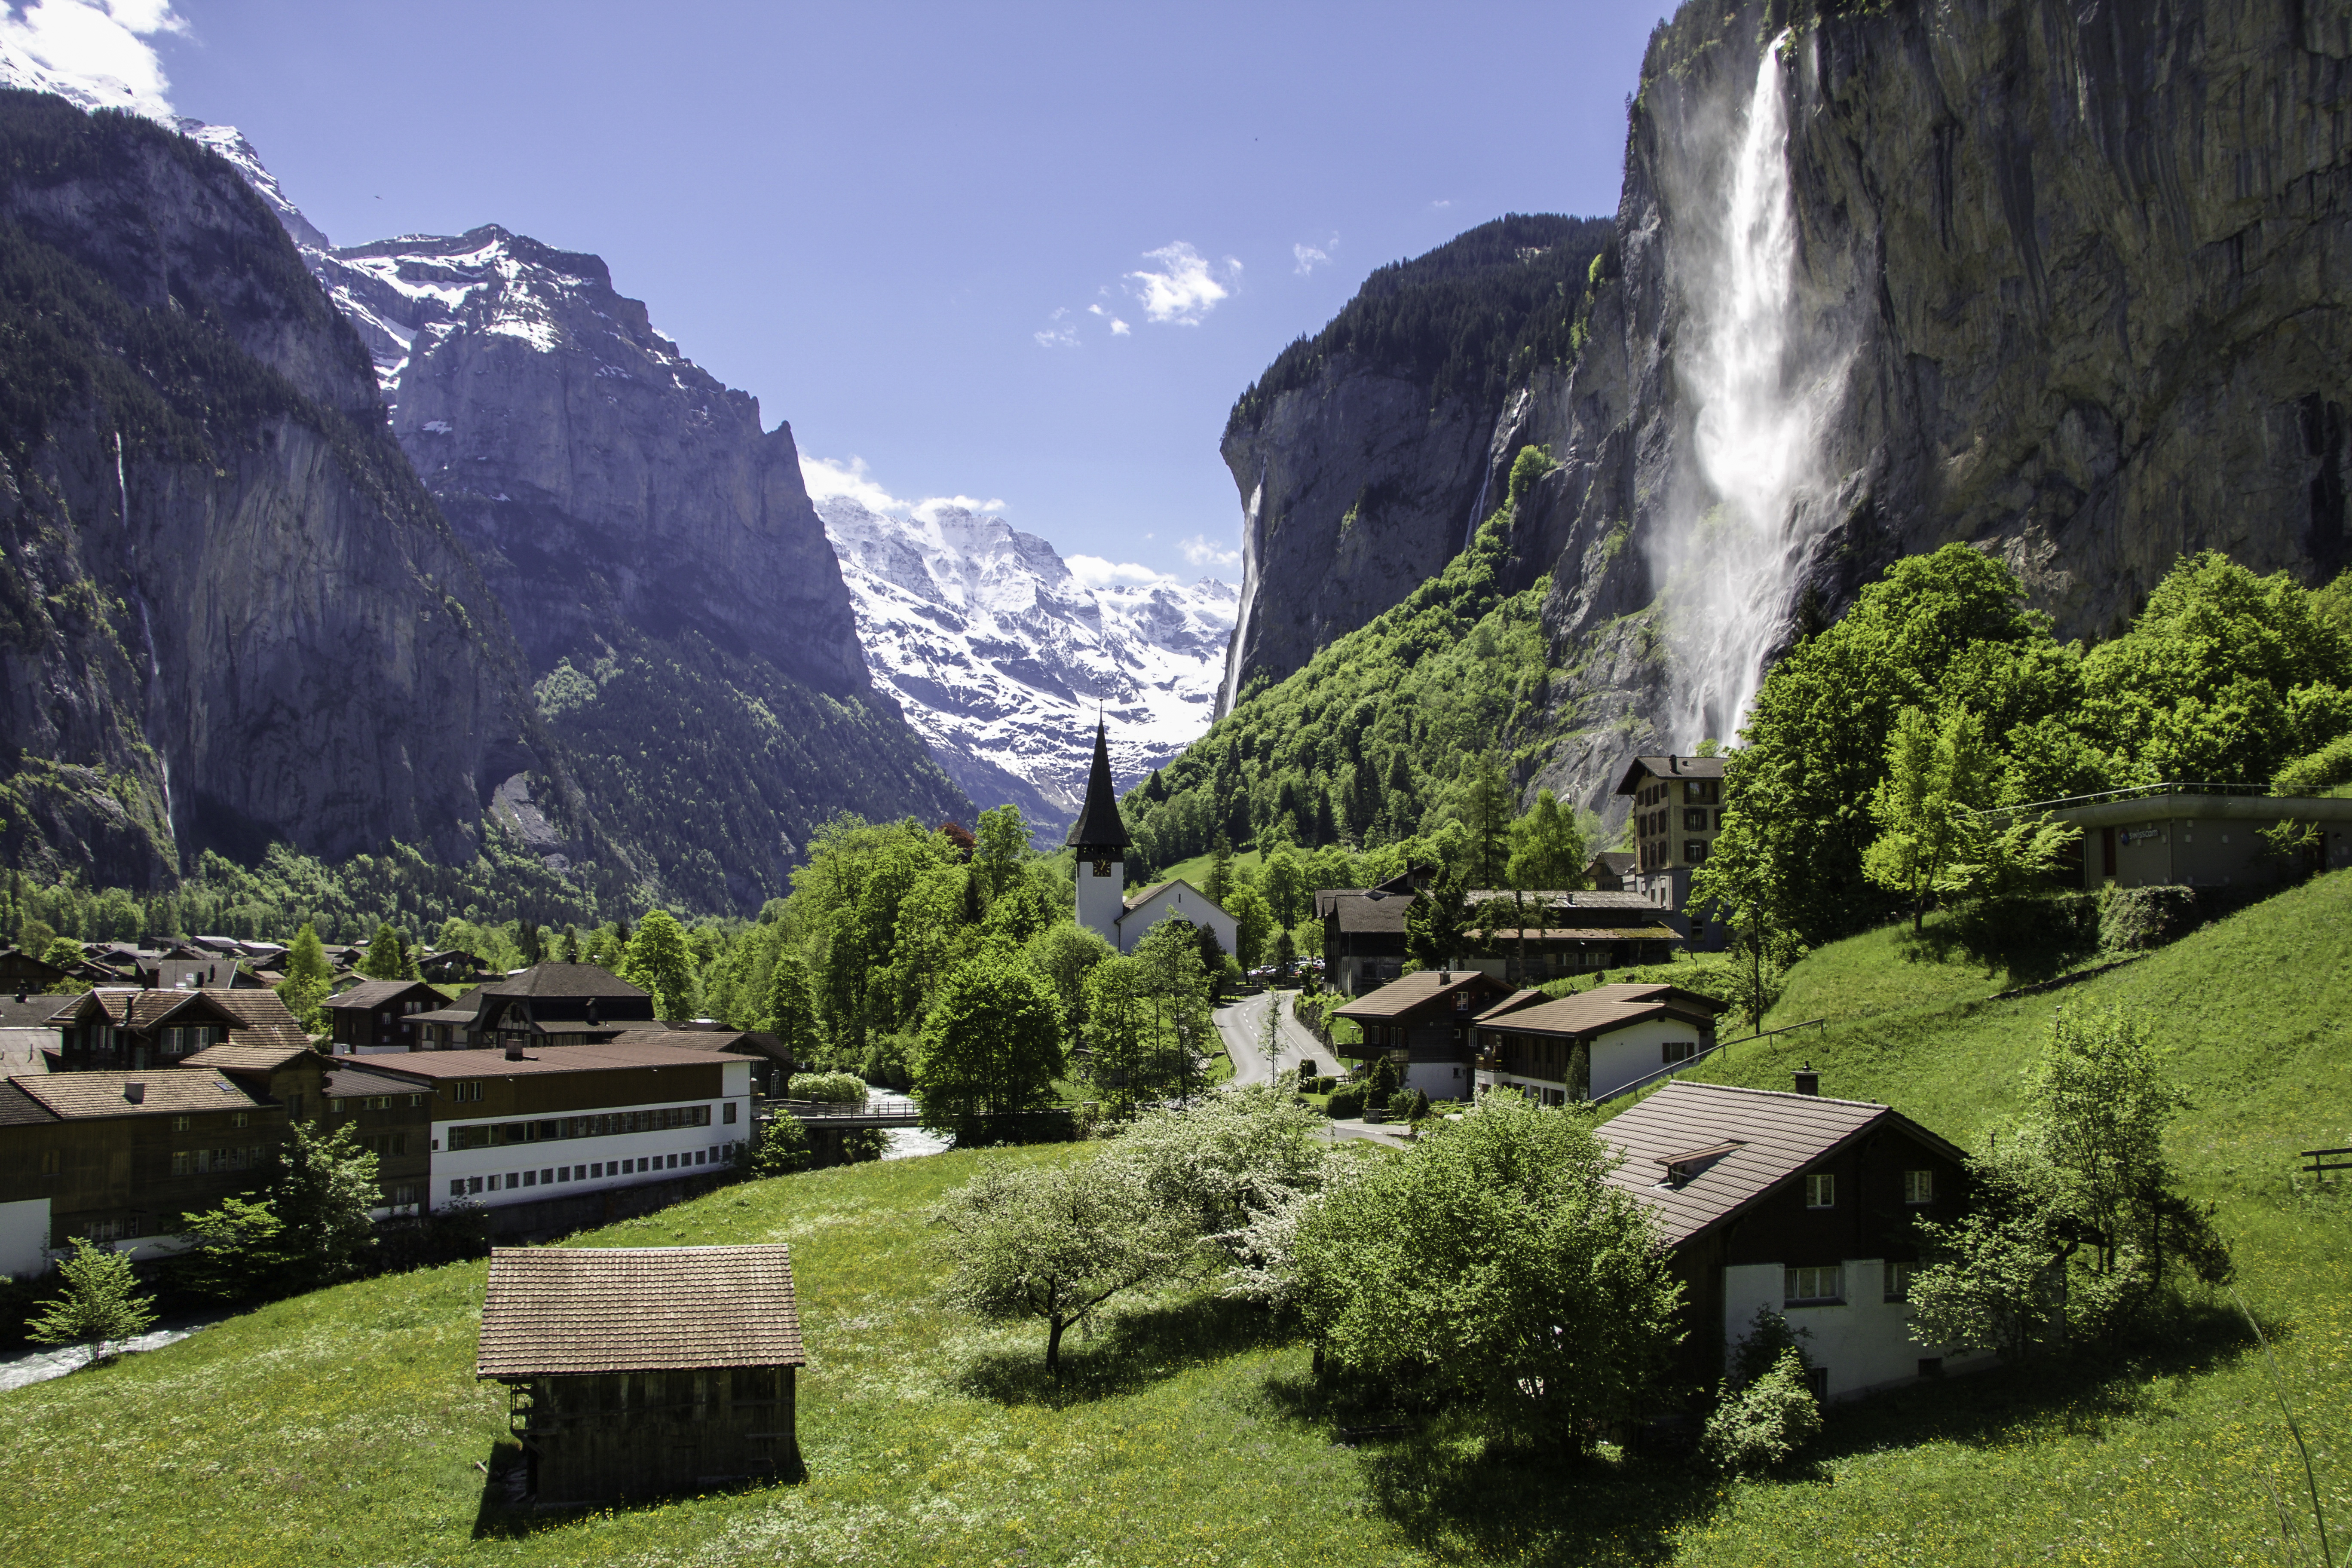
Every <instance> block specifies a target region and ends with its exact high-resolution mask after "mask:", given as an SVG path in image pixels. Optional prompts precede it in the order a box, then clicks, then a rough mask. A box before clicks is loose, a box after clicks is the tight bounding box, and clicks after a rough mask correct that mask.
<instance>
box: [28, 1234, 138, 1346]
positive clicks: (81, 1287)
mask: <svg viewBox="0 0 2352 1568" xmlns="http://www.w3.org/2000/svg"><path fill="white" fill-rule="evenodd" d="M58 1277H59V1279H61V1280H62V1281H63V1282H64V1285H65V1293H64V1294H63V1295H61V1296H58V1297H56V1298H54V1299H52V1300H47V1301H44V1302H42V1303H41V1304H40V1308H39V1310H38V1315H37V1316H36V1317H35V1318H33V1319H32V1320H31V1321H28V1322H27V1323H26V1325H25V1335H26V1338H27V1339H30V1340H31V1341H32V1342H34V1343H35V1344H43V1345H79V1344H87V1345H93V1346H95V1347H96V1348H97V1351H98V1352H99V1353H100V1354H101V1355H103V1354H104V1353H105V1351H106V1347H107V1346H108V1345H110V1344H111V1343H113V1342H116V1341H118V1340H127V1339H130V1338H131V1337H133V1336H134V1335H137V1334H141V1333H143V1332H145V1331H147V1329H148V1328H150V1327H151V1326H152V1324H153V1323H154V1321H155V1301H154V1298H153V1297H152V1296H147V1295H142V1293H141V1292H140V1290H139V1284H138V1279H137V1277H136V1276H135V1275H133V1274H132V1273H131V1257H130V1255H129V1254H128V1253H122V1252H116V1251H115V1250H113V1249H112V1248H111V1247H98V1246H94V1245H92V1244H91V1242H90V1241H89V1238H88V1237H79V1236H78V1237H74V1238H73V1256H72V1257H70V1258H67V1259H65V1261H63V1262H62V1263H59V1264H58Z"/></svg>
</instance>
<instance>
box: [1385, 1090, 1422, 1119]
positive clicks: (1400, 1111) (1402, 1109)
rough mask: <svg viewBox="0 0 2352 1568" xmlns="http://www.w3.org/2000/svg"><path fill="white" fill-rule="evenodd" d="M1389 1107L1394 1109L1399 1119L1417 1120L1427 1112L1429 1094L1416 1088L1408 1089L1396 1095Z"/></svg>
mask: <svg viewBox="0 0 2352 1568" xmlns="http://www.w3.org/2000/svg"><path fill="white" fill-rule="evenodd" d="M1391 1109H1393V1110H1395V1111H1396V1114H1397V1120H1398V1121H1420V1120H1421V1119H1422V1118H1423V1117H1424V1116H1426V1115H1428V1114H1429V1096H1427V1095H1425V1094H1423V1093H1422V1092H1421V1090H1419V1089H1407V1090H1405V1091H1404V1092H1403V1093H1402V1094H1401V1095H1398V1096H1397V1097H1396V1099H1395V1100H1394V1102H1393V1104H1392V1106H1391Z"/></svg>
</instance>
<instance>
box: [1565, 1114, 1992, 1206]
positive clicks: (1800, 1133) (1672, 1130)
mask: <svg viewBox="0 0 2352 1568" xmlns="http://www.w3.org/2000/svg"><path fill="white" fill-rule="evenodd" d="M1887 1121H1892V1122H1895V1123H1896V1124H1899V1125H1900V1126H1901V1127H1902V1128H1903V1129H1904V1131H1906V1132H1908V1133H1910V1134H1911V1135H1912V1136H1914V1137H1916V1138H1917V1139H1919V1140H1920V1141H1921V1142H1925V1143H1927V1145H1929V1146H1930V1147H1933V1148H1936V1149H1939V1150H1941V1151H1942V1152H1945V1153H1946V1154H1948V1155H1949V1156H1951V1157H1952V1158H1954V1159H1958V1158H1961V1154H1960V1152H1959V1151H1958V1150H1957V1149H1955V1148H1953V1147H1952V1146H1951V1145H1950V1144H1949V1143H1947V1142H1945V1141H1944V1140H1942V1139H1941V1138H1938V1137H1937V1136H1936V1135H1935V1134H1934V1133H1932V1132H1930V1131H1927V1129H1925V1128H1923V1127H1921V1126H1919V1125H1918V1124H1917V1123H1916V1122H1914V1121H1910V1120H1909V1119H1908V1118H1906V1117H1903V1116H1898V1115H1896V1114H1895V1112H1894V1111H1893V1110H1889V1109H1887V1108H1886V1107H1885V1106H1884V1105H1876V1104H1873V1103H1871V1102H1869V1101H1867V1100H1828V1099H1824V1098H1822V1097H1821V1096H1819V1095H1811V1094H1788V1093H1784V1092H1781V1091H1780V1090H1776V1089H1735V1088H1732V1087H1731V1086H1729V1085H1727V1084H1719V1083H1692V1082H1691V1081H1689V1080H1688V1079H1675V1080H1674V1081H1673V1082H1671V1083H1668V1084H1667V1085H1666V1086H1665V1087H1664V1089H1659V1090H1658V1091H1657V1092H1656V1093H1655V1094H1653V1095H1651V1096H1650V1097H1649V1098H1648V1099H1647V1100H1643V1101H1642V1102H1641V1103H1640V1104H1638V1105H1635V1106H1633V1108H1632V1109H1631V1110H1626V1111H1624V1112H1622V1113H1621V1114H1620V1115H1618V1116H1616V1117H1614V1118H1612V1120H1610V1121H1604V1122H1602V1123H1601V1129H1600V1131H1601V1137H1603V1138H1605V1139H1607V1140H1608V1141H1609V1142H1611V1143H1612V1144H1613V1145H1614V1146H1615V1147H1616V1148H1617V1150H1618V1151H1619V1152H1621V1153H1622V1154H1623V1155H1624V1156H1625V1163H1623V1164H1622V1165H1620V1166H1618V1167H1617V1169H1616V1170H1615V1171H1613V1172H1612V1173H1610V1176H1609V1181H1610V1183H1611V1184H1612V1185H1615V1186H1619V1187H1622V1188H1623V1189H1625V1190H1626V1191H1627V1192H1629V1193H1631V1194H1633V1196H1634V1197H1635V1198H1637V1199H1639V1200H1640V1201H1641V1202H1642V1204H1643V1205H1644V1206H1645V1207H1647V1208H1648V1209H1649V1210H1650V1211H1651V1212H1652V1213H1653V1214H1654V1215H1656V1216H1657V1218H1658V1223H1659V1230H1660V1234H1661V1236H1662V1237H1663V1239H1664V1241H1665V1242H1666V1243H1667V1244H1668V1245H1670V1246H1672V1245H1675V1244H1678V1243H1681V1242H1685V1241H1687V1240H1689V1239H1690V1238H1691V1237H1695V1236H1696V1235H1698V1234H1699V1232H1701V1231H1703V1230H1706V1229H1707V1228H1708V1227H1709V1226H1715V1225H1719V1224H1721V1223H1722V1222H1723V1221H1725V1220H1727V1219H1729V1218H1730V1217H1731V1216H1732V1215H1736V1214H1738V1213H1739V1212H1740V1211H1741V1210H1743V1209H1745V1208H1747V1207H1748V1205H1751V1204H1754V1203H1756V1202H1757V1201H1758V1200H1759V1199H1760V1198H1762V1197H1763V1196H1764V1195H1765V1194H1767V1193H1769V1192H1770V1191H1771V1190H1772V1189H1773V1188H1774V1187H1777V1186H1779V1185H1780V1184H1781V1183H1783V1182H1785V1181H1788V1180H1789V1179H1790V1177H1792V1176H1796V1175H1798V1174H1800V1173H1802V1172H1804V1171H1805V1170H1807V1169H1809V1168H1810V1167H1811V1166H1813V1165H1815V1164H1817V1163H1820V1161H1821V1160H1822V1159H1823V1158H1824V1157H1825V1156H1827V1155H1828V1154H1830V1153H1832V1152H1834V1151H1835V1150H1836V1149H1838V1148H1839V1147H1840V1146H1842V1145H1843V1144H1844V1143H1846V1142H1849V1141H1850V1140H1852V1139H1853V1138H1855V1137H1857V1136H1858V1135H1860V1134H1861V1133H1863V1132H1864V1131H1868V1130H1869V1129H1871V1128H1872V1127H1874V1126H1877V1125H1879V1124H1881V1123H1882V1122H1887ZM1727 1145H1734V1147H1729V1148H1727V1149H1726V1146H1727ZM1717 1150H1725V1152H1720V1153H1717V1152H1715V1151H1717ZM1677 1159H1680V1160H1689V1161H1692V1162H1693V1163H1694V1165H1695V1167H1696V1168H1695V1169H1693V1170H1692V1171H1691V1173H1690V1174H1689V1175H1688V1176H1687V1177H1686V1178H1685V1180H1683V1181H1682V1182H1681V1184H1679V1185H1675V1184H1672V1183H1670V1182H1669V1181H1668V1179H1667V1168H1666V1165H1665V1164H1664V1162H1666V1161H1669V1160H1677Z"/></svg>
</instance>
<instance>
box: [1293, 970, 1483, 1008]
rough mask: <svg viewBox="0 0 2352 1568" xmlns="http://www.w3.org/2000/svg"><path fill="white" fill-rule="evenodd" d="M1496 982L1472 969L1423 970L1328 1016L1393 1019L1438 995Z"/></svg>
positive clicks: (1471, 989) (1425, 1003) (1395, 981)
mask: <svg viewBox="0 0 2352 1568" xmlns="http://www.w3.org/2000/svg"><path fill="white" fill-rule="evenodd" d="M1494 988H1496V982H1495V981H1493V980H1491V979H1489V978H1487V976H1486V974H1485V973H1482V972H1480V971H1478V970H1475V969H1456V970H1453V971H1451V972H1450V973H1449V972H1448V971H1445V970H1440V969H1424V970H1422V971H1420V972H1419V973H1413V974H1408V975H1406V976H1405V977H1404V978H1403V979H1402V980H1391V981H1390V982H1389V983H1388V984H1386V985H1383V986H1381V988H1380V989H1379V990H1378V991H1373V992H1370V993H1367V994H1364V995H1361V996H1359V997H1357V998H1356V999H1355V1000H1354V1001H1353V1002H1350V1003H1349V1004H1348V1005H1346V1006H1344V1007H1341V1008H1339V1009H1337V1010H1336V1011H1335V1012H1334V1013H1333V1015H1332V1016H1334V1017H1339V1018H1394V1017H1398V1016H1402V1015H1403V1014H1406V1013H1410V1012H1412V1010H1413V1009H1414V1008H1416V1007H1422V1006H1425V1005H1428V1004H1429V1003H1432V1002H1434V1001H1436V1000H1438V999H1439V998H1440V997H1444V996H1454V995H1459V994H1464V993H1465V992H1474V991H1478V990H1491V989H1494ZM1473 1005H1474V1006H1475V1003H1474V1004H1473Z"/></svg>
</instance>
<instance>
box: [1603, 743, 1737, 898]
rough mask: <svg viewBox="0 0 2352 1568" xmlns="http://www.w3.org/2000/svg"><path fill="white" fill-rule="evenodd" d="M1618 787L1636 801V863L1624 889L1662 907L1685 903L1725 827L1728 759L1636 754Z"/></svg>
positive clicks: (1626, 875)
mask: <svg viewBox="0 0 2352 1568" xmlns="http://www.w3.org/2000/svg"><path fill="white" fill-rule="evenodd" d="M1617 793H1618V794H1619V795H1630V796H1632V797H1633V830H1634V840H1633V841H1634V849H1633V856H1634V863H1633V869H1632V870H1631V871H1629V872H1627V873H1625V875H1624V888H1625V890H1627V891H1628V892H1634V893H1639V894H1641V895H1643V897H1644V898H1646V899H1648V900H1649V901H1650V902H1651V903H1652V904H1653V905H1654V906H1655V907H1656V908H1658V909H1662V910H1680V909H1683V908H1685V907H1686V906H1687V905H1688V904H1689V902H1690V879H1691V873H1692V872H1693V871H1696V869H1697V868H1699V867H1701V866H1704V865H1706V857H1707V854H1708V851H1710V850H1711V849H1712V848H1713V847H1715V836H1716V835H1717V833H1719V832H1721V831H1722V829H1723V759H1722V758H1721V757H1678V756H1659V757H1635V758H1634V759H1633V762H1632V763H1629V764H1628V765H1627V767H1626V769H1625V776H1624V777H1623V778H1622V779H1619V780H1618V781H1617Z"/></svg>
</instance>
